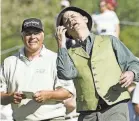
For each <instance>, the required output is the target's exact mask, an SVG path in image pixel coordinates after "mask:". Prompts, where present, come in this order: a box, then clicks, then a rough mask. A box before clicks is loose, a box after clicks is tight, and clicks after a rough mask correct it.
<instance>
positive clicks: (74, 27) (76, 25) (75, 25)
mask: <svg viewBox="0 0 139 121" xmlns="http://www.w3.org/2000/svg"><path fill="white" fill-rule="evenodd" d="M78 25H79V24H78V23H74V24H73V25H72V27H71V29H76V28H77V27H78Z"/></svg>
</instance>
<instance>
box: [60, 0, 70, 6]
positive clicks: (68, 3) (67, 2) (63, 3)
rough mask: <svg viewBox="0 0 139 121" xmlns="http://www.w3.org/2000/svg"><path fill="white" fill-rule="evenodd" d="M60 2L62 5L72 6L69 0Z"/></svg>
mask: <svg viewBox="0 0 139 121" xmlns="http://www.w3.org/2000/svg"><path fill="white" fill-rule="evenodd" d="M60 4H61V6H64V7H69V6H70V2H69V1H68V0H61V2H60Z"/></svg>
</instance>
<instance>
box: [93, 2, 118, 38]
mask: <svg viewBox="0 0 139 121" xmlns="http://www.w3.org/2000/svg"><path fill="white" fill-rule="evenodd" d="M99 8H100V14H93V15H92V19H93V21H94V23H95V26H96V34H99V35H113V36H115V37H118V38H119V34H120V25H119V19H118V17H117V15H116V13H115V12H114V11H112V10H109V9H108V6H107V3H106V1H105V0H100V3H99Z"/></svg>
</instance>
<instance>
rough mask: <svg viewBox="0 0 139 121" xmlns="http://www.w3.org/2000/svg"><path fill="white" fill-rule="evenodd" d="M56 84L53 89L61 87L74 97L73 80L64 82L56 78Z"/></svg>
mask: <svg viewBox="0 0 139 121" xmlns="http://www.w3.org/2000/svg"><path fill="white" fill-rule="evenodd" d="M56 82H57V83H56V84H55V88H58V87H62V88H64V89H66V90H68V91H69V92H70V93H72V94H73V95H75V87H74V84H73V80H68V81H66V80H62V79H59V78H57V81H56Z"/></svg>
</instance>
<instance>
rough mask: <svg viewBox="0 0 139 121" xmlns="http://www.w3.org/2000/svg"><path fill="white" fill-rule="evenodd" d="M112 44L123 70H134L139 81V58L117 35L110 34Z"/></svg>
mask: <svg viewBox="0 0 139 121" xmlns="http://www.w3.org/2000/svg"><path fill="white" fill-rule="evenodd" d="M110 38H111V40H112V46H113V49H114V52H115V55H116V58H117V61H118V63H119V65H120V67H121V69H122V71H123V72H124V71H132V72H134V74H135V77H134V80H135V81H139V60H138V59H137V58H136V57H135V56H134V55H133V53H132V52H131V51H130V50H129V49H128V48H127V47H126V46H125V45H124V44H123V43H122V42H121V41H120V40H119V39H118V38H116V37H114V36H110Z"/></svg>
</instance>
